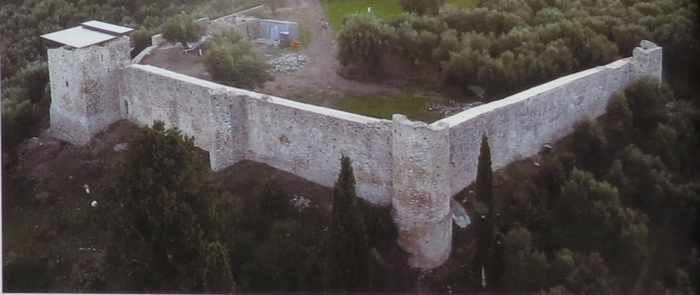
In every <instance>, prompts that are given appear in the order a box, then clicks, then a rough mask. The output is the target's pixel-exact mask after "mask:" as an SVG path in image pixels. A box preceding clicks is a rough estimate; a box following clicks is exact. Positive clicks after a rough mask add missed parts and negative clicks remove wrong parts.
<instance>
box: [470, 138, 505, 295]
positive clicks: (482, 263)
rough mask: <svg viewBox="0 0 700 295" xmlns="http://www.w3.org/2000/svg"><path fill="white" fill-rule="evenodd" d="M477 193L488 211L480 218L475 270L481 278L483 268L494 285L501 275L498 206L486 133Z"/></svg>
mask: <svg viewBox="0 0 700 295" xmlns="http://www.w3.org/2000/svg"><path fill="white" fill-rule="evenodd" d="M476 195H477V197H478V198H479V200H481V202H484V203H485V204H486V206H487V207H488V213H487V215H486V216H483V218H480V220H479V223H478V228H479V230H478V231H479V240H478V244H477V253H476V256H477V257H476V260H477V263H475V270H474V273H476V274H477V275H478V276H479V278H477V280H479V279H480V278H481V270H482V268H483V269H484V272H485V274H486V277H487V282H488V285H494V284H495V283H496V282H497V281H498V278H497V276H498V275H499V274H498V273H497V272H495V271H494V268H495V265H494V264H495V261H494V256H495V247H496V243H495V239H496V208H495V204H494V197H493V170H492V169H491V148H490V147H489V142H488V137H486V134H484V135H483V136H482V138H481V150H480V152H479V163H478V168H477V174H476Z"/></svg>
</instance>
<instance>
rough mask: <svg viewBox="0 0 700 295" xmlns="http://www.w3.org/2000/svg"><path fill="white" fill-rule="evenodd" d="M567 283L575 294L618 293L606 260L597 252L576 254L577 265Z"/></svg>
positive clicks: (568, 287) (569, 275) (567, 278)
mask: <svg viewBox="0 0 700 295" xmlns="http://www.w3.org/2000/svg"><path fill="white" fill-rule="evenodd" d="M628 270H630V269H628ZM566 285H567V289H569V290H570V291H571V292H574V293H575V294H617V293H618V292H616V291H615V290H616V289H615V287H616V286H615V283H614V281H613V279H612V278H611V273H610V270H609V269H608V266H607V264H606V263H605V260H604V259H603V257H602V256H600V254H598V253H595V252H593V253H591V254H588V255H584V254H579V255H576V267H575V268H574V269H573V270H572V271H571V272H570V273H569V274H568V276H567V277H566Z"/></svg>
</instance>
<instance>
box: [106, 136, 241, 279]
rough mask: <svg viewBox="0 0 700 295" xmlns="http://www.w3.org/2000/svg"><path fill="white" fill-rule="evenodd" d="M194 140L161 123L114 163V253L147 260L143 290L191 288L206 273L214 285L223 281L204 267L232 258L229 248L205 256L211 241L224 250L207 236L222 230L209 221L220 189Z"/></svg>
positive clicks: (143, 265)
mask: <svg viewBox="0 0 700 295" xmlns="http://www.w3.org/2000/svg"><path fill="white" fill-rule="evenodd" d="M193 140H194V139H193V138H187V137H184V136H182V134H181V133H180V131H179V130H177V129H165V127H164V124H163V122H156V123H154V125H153V127H152V128H145V129H143V130H142V131H141V132H140V134H138V135H137V137H136V138H135V139H134V140H132V141H131V142H130V143H129V150H128V152H127V155H126V159H125V161H124V162H123V163H121V164H120V165H118V166H117V167H116V168H115V169H117V170H116V171H115V183H114V188H113V189H112V191H111V193H110V198H109V199H108V204H107V206H106V207H110V208H116V209H115V210H114V211H113V212H109V213H107V214H110V215H111V218H110V220H111V222H110V228H111V229H113V232H114V234H116V236H115V239H116V240H117V241H119V242H117V243H116V245H114V248H113V249H112V251H114V252H115V254H114V255H116V256H121V257H125V258H126V259H123V260H125V261H131V260H132V259H133V260H136V261H141V264H140V266H139V269H141V272H142V274H141V276H142V279H143V282H142V285H141V286H140V288H143V289H145V290H154V289H155V290H163V289H169V290H192V289H194V288H196V287H197V286H200V285H201V283H202V281H203V277H202V276H203V275H207V277H206V278H207V279H209V281H208V282H209V283H212V284H214V285H213V286H209V287H215V288H219V287H222V286H221V285H219V284H218V283H217V282H218V281H219V279H217V278H216V277H212V275H211V274H208V273H207V272H206V271H204V272H202V268H203V266H206V265H208V267H212V268H219V270H220V268H221V267H224V268H225V264H221V263H222V262H221V260H222V259H223V260H227V259H228V258H225V257H221V255H224V253H225V252H221V253H209V254H210V256H209V257H208V258H207V256H205V247H208V248H209V249H210V250H217V251H219V250H220V249H219V248H220V247H218V248H217V247H216V244H213V245H214V246H213V247H214V248H212V246H211V245H212V244H209V242H208V240H209V239H212V238H213V237H216V235H215V234H214V233H212V232H210V231H211V228H210V227H208V225H209V224H210V215H209V214H210V213H209V212H210V211H209V210H210V209H209V203H208V202H207V199H208V198H214V197H215V196H216V192H215V191H214V190H213V188H212V187H211V185H210V184H209V183H208V182H207V181H205V179H206V172H207V171H206V170H205V169H207V167H206V166H204V165H202V164H201V163H202V161H201V160H200V158H199V156H198V154H197V152H196V149H195V147H194V143H193ZM208 245H209V246H208ZM211 255H214V256H211ZM207 259H208V260H207ZM212 264H213V265H212ZM217 275H222V274H217Z"/></svg>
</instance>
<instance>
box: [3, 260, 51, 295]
mask: <svg viewBox="0 0 700 295" xmlns="http://www.w3.org/2000/svg"><path fill="white" fill-rule="evenodd" d="M5 259H7V257H6V258H5ZM49 279H50V278H49V270H48V261H47V260H46V259H41V258H38V257H21V258H19V259H15V260H11V261H9V262H4V263H3V278H2V280H3V283H2V285H3V291H5V292H47V291H48V288H49V284H48V282H49Z"/></svg>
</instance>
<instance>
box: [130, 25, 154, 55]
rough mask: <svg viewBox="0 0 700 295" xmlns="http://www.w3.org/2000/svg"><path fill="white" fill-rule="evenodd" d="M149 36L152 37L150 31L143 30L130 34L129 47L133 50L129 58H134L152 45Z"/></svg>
mask: <svg viewBox="0 0 700 295" xmlns="http://www.w3.org/2000/svg"><path fill="white" fill-rule="evenodd" d="M151 35H153V34H152V33H151V31H149V30H146V29H145V28H140V29H138V30H136V31H135V32H133V33H131V47H133V48H134V49H133V51H132V52H131V57H136V56H137V55H138V54H139V53H141V51H143V50H144V49H146V48H147V47H149V46H151V45H152V41H151Z"/></svg>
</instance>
